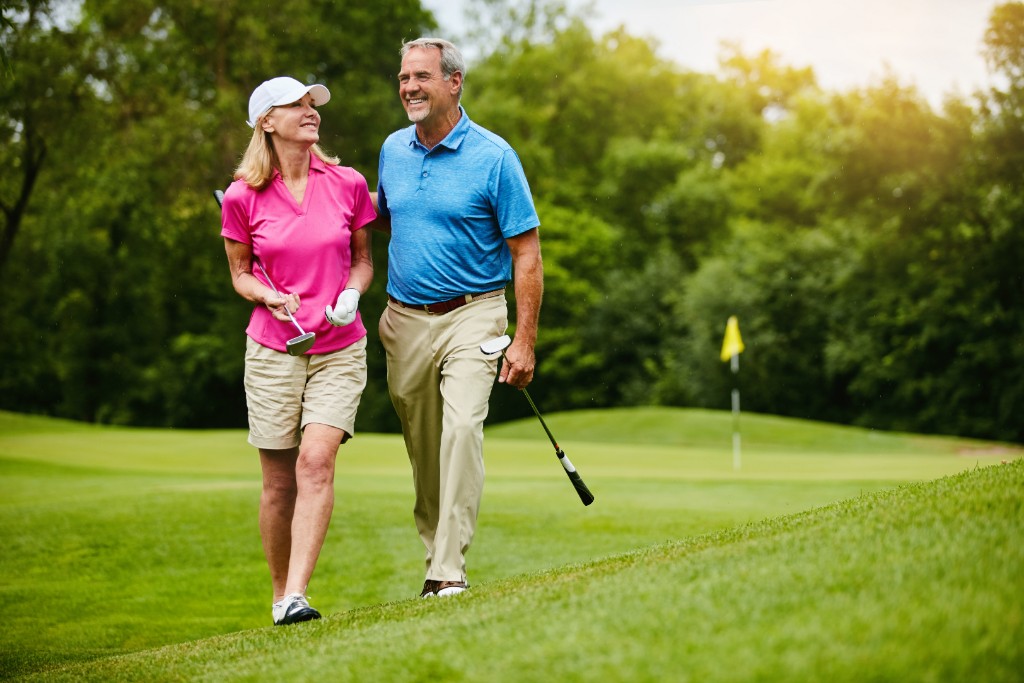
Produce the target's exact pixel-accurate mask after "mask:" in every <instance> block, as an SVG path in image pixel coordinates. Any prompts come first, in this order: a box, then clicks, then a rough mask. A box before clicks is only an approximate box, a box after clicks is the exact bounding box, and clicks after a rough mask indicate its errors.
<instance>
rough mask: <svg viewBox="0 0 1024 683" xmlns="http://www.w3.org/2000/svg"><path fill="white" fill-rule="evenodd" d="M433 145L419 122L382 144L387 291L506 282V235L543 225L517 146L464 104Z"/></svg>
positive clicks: (432, 293) (417, 294) (480, 288)
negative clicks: (423, 140) (422, 136)
mask: <svg viewBox="0 0 1024 683" xmlns="http://www.w3.org/2000/svg"><path fill="white" fill-rule="evenodd" d="M459 111H460V113H461V114H462V116H461V118H460V119H459V122H458V123H457V124H456V125H455V128H453V129H452V130H451V132H449V133H448V135H447V136H446V137H445V138H444V140H442V141H441V142H440V143H438V145H437V146H436V147H434V148H433V149H427V148H426V147H424V146H423V145H422V144H420V142H419V139H418V138H417V137H416V126H415V125H413V126H409V127H408V128H404V129H402V130H399V131H397V132H395V133H392V134H391V135H390V136H388V138H387V140H385V141H384V145H383V146H382V148H381V151H380V164H379V166H378V179H379V180H378V184H377V202H378V206H379V208H380V213H381V215H382V216H390V218H391V241H390V243H389V245H388V286H387V290H388V294H390V295H391V296H393V297H394V298H396V299H398V300H400V301H405V302H407V303H412V304H426V303H435V302H438V301H447V300H449V299H453V298H455V297H457V296H460V295H462V294H477V293H482V292H489V291H491V290H495V289H500V288H502V287H504V286H505V285H506V284H508V282H509V281H510V280H511V278H512V256H511V253H510V251H509V248H508V244H507V243H506V242H505V240H506V239H507V238H509V237H515V236H516V235H519V234H521V233H524V232H526V231H527V230H532V229H533V228H536V227H538V226H539V225H540V219H539V218H538V217H537V211H536V209H535V208H534V205H533V197H532V195H531V194H530V186H529V183H527V181H526V174H525V173H524V172H523V166H522V163H521V162H520V161H519V157H518V156H517V155H516V153H515V150H513V149H512V147H511V146H510V145H509V144H508V143H507V142H505V140H503V139H502V138H500V137H498V136H497V135H495V134H494V133H491V132H490V131H488V130H486V129H485V128H481V127H480V126H478V125H477V124H475V123H473V122H472V121H471V120H470V119H469V116H468V115H467V114H466V112H465V110H464V109H462V107H461V106H460V107H459Z"/></svg>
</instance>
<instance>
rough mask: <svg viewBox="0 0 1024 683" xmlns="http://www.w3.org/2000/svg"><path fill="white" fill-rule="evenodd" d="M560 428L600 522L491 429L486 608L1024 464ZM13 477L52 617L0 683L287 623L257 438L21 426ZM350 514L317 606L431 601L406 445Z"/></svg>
mask: <svg viewBox="0 0 1024 683" xmlns="http://www.w3.org/2000/svg"><path fill="white" fill-rule="evenodd" d="M547 419H548V421H549V423H550V425H551V426H552V429H553V430H554V431H555V433H556V434H557V435H558V438H559V439H560V442H561V445H562V446H563V447H564V448H565V449H566V450H567V451H568V452H569V453H570V456H571V457H572V459H573V461H574V462H575V463H576V465H577V466H578V467H579V468H580V470H581V472H582V473H583V475H584V477H585V479H586V480H587V483H588V485H589V486H590V487H591V489H592V490H593V491H594V492H595V494H596V496H597V502H596V503H595V504H594V505H592V506H590V507H588V508H584V507H583V506H582V505H580V503H579V500H578V499H577V498H576V496H575V494H574V492H573V491H572V488H571V486H570V485H569V483H568V481H567V480H566V479H565V477H564V474H563V473H562V471H561V468H560V467H559V465H558V464H557V462H556V460H555V458H554V455H553V453H552V452H551V448H550V445H549V444H548V443H547V440H546V438H545V436H544V433H543V431H542V430H541V429H540V425H539V424H538V423H537V421H536V420H534V419H530V420H524V421H521V422H518V423H514V424H508V425H499V426H495V427H492V428H489V429H488V432H487V439H486V444H485V448H486V453H487V455H486V458H487V468H488V479H487V490H486V492H485V496H484V505H483V509H482V511H481V518H480V527H479V533H478V535H477V538H476V540H475V542H474V546H473V551H472V553H471V554H470V557H469V565H470V579H471V582H472V583H473V585H474V590H473V592H474V593H477V591H478V590H479V591H481V592H482V591H485V590H490V589H492V588H495V587H498V586H501V585H502V584H503V582H507V581H512V582H513V583H515V582H516V581H518V579H516V577H522V576H532V575H535V574H536V573H538V572H543V571H546V570H550V569H551V568H553V567H561V566H578V565H581V564H583V563H589V562H592V561H594V560H595V559H599V558H608V557H619V556H621V555H622V554H623V553H628V552H630V551H633V550H636V549H637V548H643V547H647V546H652V545H655V544H662V543H665V542H666V541H675V540H677V539H686V538H693V537H700V536H702V535H706V534H708V533H711V532H716V531H723V530H726V529H730V528H737V527H742V526H743V525H746V524H750V523H753V522H757V521H758V520H763V519H766V518H771V517H777V516H781V515H786V514H790V513H795V512H799V511H802V510H806V509H809V508H814V507H819V506H822V505H826V504H828V503H832V502H834V501H838V500H843V499H848V498H851V497H855V496H858V495H862V494H865V493H874V492H879V491H885V490H888V489H892V488H893V487H894V486H897V485H900V484H904V483H906V482H914V481H926V480H931V479H936V478H938V477H942V476H945V475H949V474H952V473H956V472H962V471H964V470H966V469H969V468H972V467H976V466H978V465H979V464H986V463H998V462H999V461H1000V459H1010V458H1014V457H1019V456H1020V453H1021V451H1020V450H1019V449H1014V448H1013V447H1010V446H1001V445H998V444H986V443H980V442H972V441H965V440H960V439H933V438H922V437H917V436H914V435H898V434H880V433H876V432H870V431H868V430H857V429H851V428H837V427H832V426H827V425H818V424H814V423H806V422H800V421H790V420H784V419H779V418H769V417H766V416H757V415H749V416H744V422H743V429H744V435H745V437H744V438H745V441H744V459H743V467H742V470H740V471H736V470H734V469H733V467H732V456H731V435H730V433H731V418H730V417H729V416H728V414H723V413H714V412H708V411H688V410H678V409H628V410H621V411H603V412H600V413H594V412H584V413H569V414H555V415H551V416H549V417H548V418H547ZM748 437H749V438H748ZM815 444H817V446H815ZM0 481H2V482H3V487H4V495H3V496H2V497H0V542H2V543H3V547H4V552H3V553H0V598H2V599H3V600H4V602H5V604H8V605H25V604H26V603H27V604H28V605H30V608H28V609H25V608H19V609H11V610H8V611H7V613H6V614H5V617H4V627H3V629H2V632H0V678H5V677H9V676H14V675H21V674H29V673H31V672H34V671H42V670H46V669H49V668H52V667H55V666H62V665H67V664H74V663H76V662H85V661H90V660H94V659H101V658H105V657H108V656H110V655H119V654H125V653H130V652H135V651H140V650H148V649H151V648H154V647H159V646H162V645H167V644H171V643H184V642H187V641H195V640H202V639H206V638H210V637H213V636H218V635H221V634H225V633H230V632H237V631H248V630H251V629H253V628H256V627H259V626H262V625H265V624H266V623H267V622H268V616H269V595H268V592H269V581H268V578H267V572H266V566H265V562H264V560H263V556H262V552H261V549H260V542H259V535H258V529H257V526H256V507H257V504H258V499H259V486H260V475H259V467H258V463H257V459H256V457H255V452H254V450H253V449H252V448H251V447H249V446H248V445H247V444H246V443H245V436H244V433H242V432H240V431H237V430H228V431H182V430H155V429H123V428H112V427H98V426H93V425H83V424H78V423H73V422H67V421H60V420H50V419H45V418H38V417H30V416H23V415H14V414H10V413H3V412H0ZM336 501H337V502H336V506H335V513H334V519H333V523H332V528H331V531H330V533H329V535H328V539H327V543H326V544H325V547H324V551H323V553H322V554H321V559H320V562H319V565H318V568H317V572H316V575H315V576H314V578H313V581H312V583H311V584H310V593H311V595H312V596H313V597H314V604H316V605H317V606H318V607H319V608H320V609H321V610H322V611H323V612H324V613H326V614H336V615H358V614H362V612H361V611H360V610H361V609H363V608H372V609H377V608H376V607H375V606H378V605H381V604H389V605H394V604H402V601H403V600H405V599H406V598H408V597H409V596H411V595H415V593H416V592H418V589H419V585H420V583H421V582H422V559H421V558H422V546H421V545H420V544H419V540H418V538H417V537H416V534H415V530H414V528H413V525H412V521H411V512H410V508H411V503H412V500H411V484H410V475H409V467H408V463H407V461H406V457H405V454H404V447H403V445H402V440H401V438H400V437H398V436H396V435H376V434H361V435H359V436H358V438H356V439H354V440H353V441H352V442H351V443H350V444H348V445H346V446H345V447H344V448H343V449H342V451H341V455H340V457H339V463H338V474H337V477H336ZM112 605H113V607H111V606H112ZM409 608H410V609H413V610H415V609H420V608H419V607H415V606H409ZM372 609H371V612H372ZM344 618H350V617H348V616H346V617H344ZM515 642H516V641H514V640H512V641H510V643H515Z"/></svg>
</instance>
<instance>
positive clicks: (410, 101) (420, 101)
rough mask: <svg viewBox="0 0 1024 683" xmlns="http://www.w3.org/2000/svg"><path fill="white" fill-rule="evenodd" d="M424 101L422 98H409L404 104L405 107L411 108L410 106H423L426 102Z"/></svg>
mask: <svg viewBox="0 0 1024 683" xmlns="http://www.w3.org/2000/svg"><path fill="white" fill-rule="evenodd" d="M426 101H427V100H426V99H424V98H422V97H416V98H410V99H407V100H406V101H405V103H406V104H407V105H409V106H410V107H412V106H415V105H417V104H423V103H424V102H426Z"/></svg>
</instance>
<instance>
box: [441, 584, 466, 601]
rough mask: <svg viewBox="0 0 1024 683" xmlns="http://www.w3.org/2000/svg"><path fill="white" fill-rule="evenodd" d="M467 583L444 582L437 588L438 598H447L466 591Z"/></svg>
mask: <svg viewBox="0 0 1024 683" xmlns="http://www.w3.org/2000/svg"><path fill="white" fill-rule="evenodd" d="M466 588H467V586H466V582H465V581H442V582H441V583H440V584H439V585H438V587H437V597H439V598H447V597H450V596H452V595H458V594H459V593H461V592H463V591H464V590H466Z"/></svg>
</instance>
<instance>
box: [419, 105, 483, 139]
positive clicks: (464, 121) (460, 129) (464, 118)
mask: <svg viewBox="0 0 1024 683" xmlns="http://www.w3.org/2000/svg"><path fill="white" fill-rule="evenodd" d="M459 113H460V114H461V116H460V117H459V122H458V123H456V124H455V127H454V128H452V129H451V130H450V131H448V135H446V136H444V139H443V140H441V142H439V143H437V146H438V147H442V146H443V147H447V148H448V149H458V148H459V145H461V144H462V141H463V140H465V139H466V133H468V132H469V124H470V121H469V114H467V113H466V110H465V109H463V108H462V105H461V104H460V105H459ZM408 144H409V146H410V147H416V146H420V147H423V145H421V144H420V140H419V138H418V137H416V126H415V124H414V125H412V126H410V127H409V143H408ZM424 149H426V147H424Z"/></svg>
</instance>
